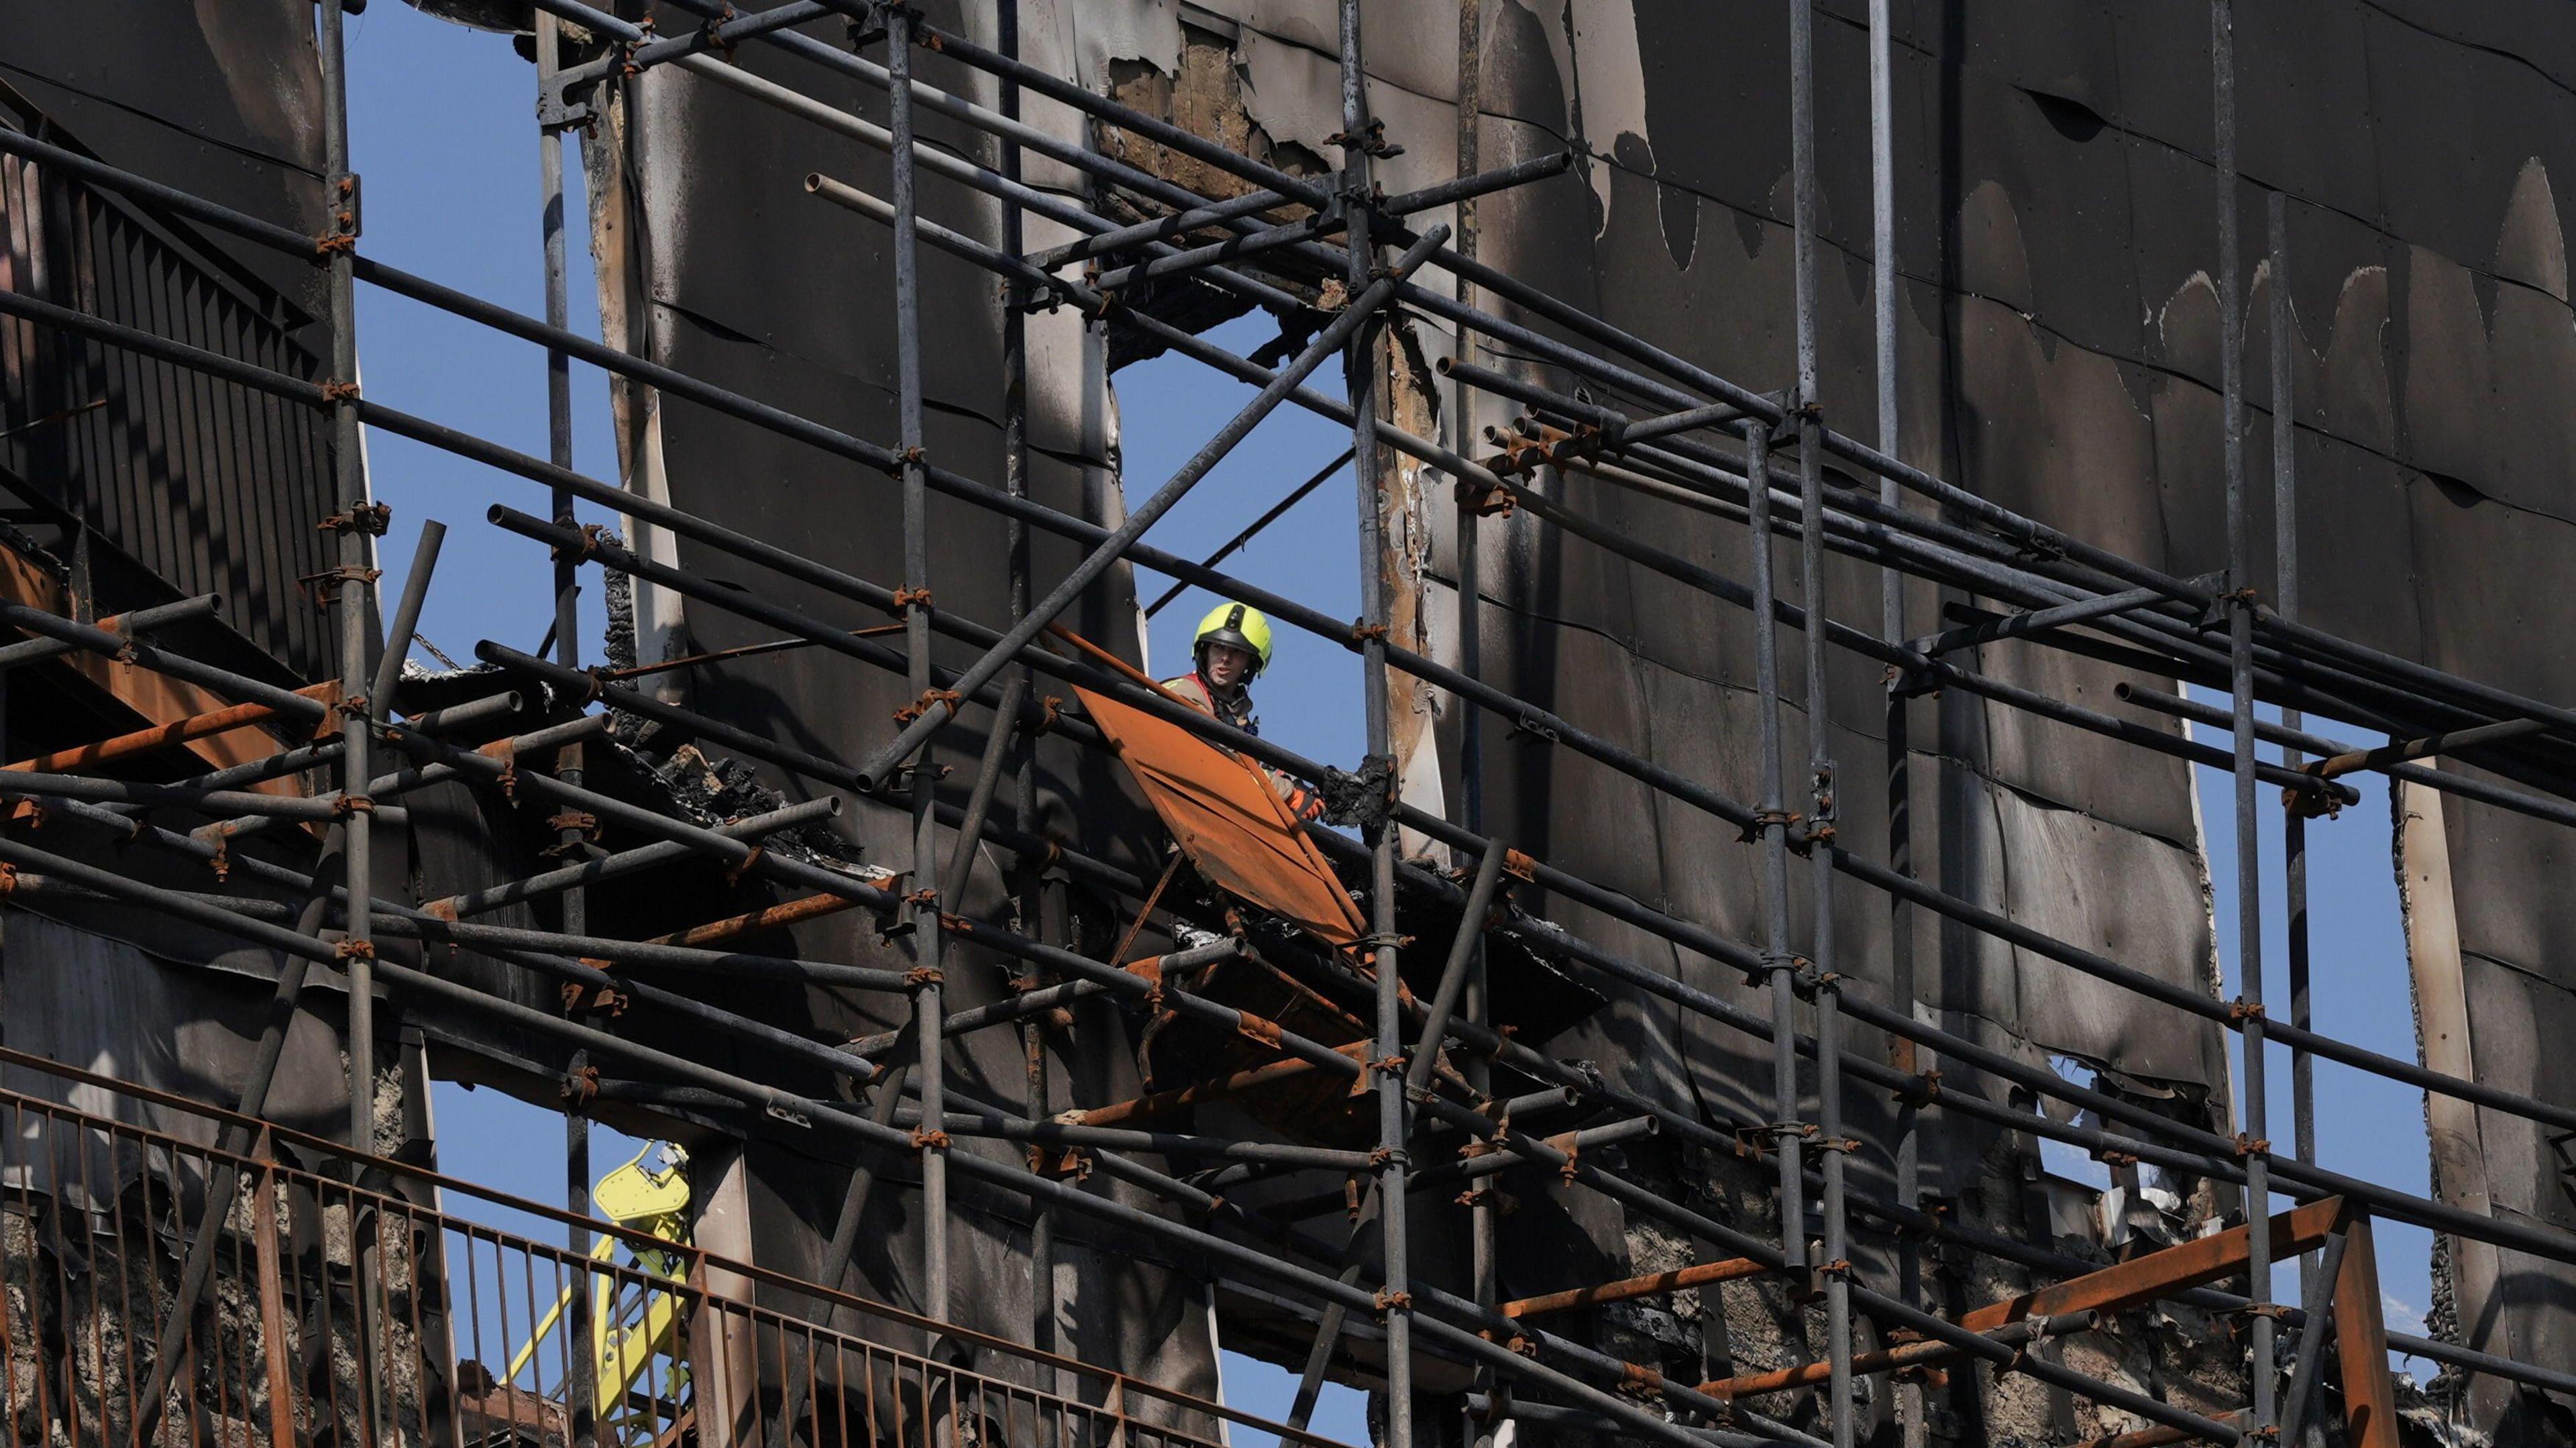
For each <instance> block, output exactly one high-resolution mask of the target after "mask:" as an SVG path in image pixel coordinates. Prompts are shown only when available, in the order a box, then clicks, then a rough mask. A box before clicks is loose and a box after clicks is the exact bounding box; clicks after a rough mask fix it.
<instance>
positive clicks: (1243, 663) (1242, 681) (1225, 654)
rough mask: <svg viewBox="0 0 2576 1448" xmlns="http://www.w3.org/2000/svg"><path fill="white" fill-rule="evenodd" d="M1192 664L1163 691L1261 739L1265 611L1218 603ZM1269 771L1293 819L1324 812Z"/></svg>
mask: <svg viewBox="0 0 2576 1448" xmlns="http://www.w3.org/2000/svg"><path fill="white" fill-rule="evenodd" d="M1190 661H1191V663H1192V664H1193V665H1194V666H1195V667H1193V668H1192V669H1191V670H1190V672H1188V673H1186V674H1183V675H1182V676H1181V677H1179V678H1177V679H1166V680H1164V681H1163V688H1164V689H1165V690H1167V691H1168V692H1170V693H1171V694H1172V695H1173V697H1175V698H1177V699H1179V700H1180V701H1181V702H1183V703H1185V704H1188V705H1190V706H1191V707H1192V708H1195V709H1197V710H1199V711H1200V712H1202V713H1205V714H1207V715H1209V716H1211V717H1213V718H1215V719H1216V720H1218V721H1219V722H1221V723H1225V724H1231V725H1233V726H1234V727H1235V728H1237V729H1240V730H1242V731H1243V732H1244V733H1246V734H1259V733H1260V732H1261V721H1260V719H1258V718H1257V717H1255V716H1254V714H1253V712H1252V681H1253V680H1254V679H1257V678H1259V677H1261V671H1262V670H1264V669H1266V668H1268V667H1270V620H1268V619H1266V618H1264V617H1262V616H1261V610H1259V609H1257V608H1254V607H1252V606H1251V605H1249V604H1242V603H1220V604H1218V605H1217V606H1216V607H1215V608H1212V609H1210V610H1208V615H1207V617H1205V618H1203V619H1200V620H1199V631H1198V635H1197V637H1195V638H1193V639H1192V640H1191V641H1190ZM1265 772H1267V773H1269V775H1270V780H1271V784H1272V786H1273V787H1274V788H1275V789H1276V790H1277V791H1278V793H1279V798H1280V799H1281V800H1283V801H1284V802H1286V804H1287V806H1288V809H1289V812H1290V813H1291V814H1293V815H1295V816H1296V817H1297V818H1299V819H1301V820H1311V819H1314V818H1315V817H1317V816H1318V815H1321V814H1322V813H1323V812H1324V803H1323V801H1322V800H1320V799H1317V798H1316V797H1315V796H1314V795H1313V794H1311V793H1309V792H1308V791H1307V790H1306V789H1305V788H1303V787H1302V786H1300V785H1299V784H1298V783H1297V782H1296V781H1294V780H1292V779H1289V778H1287V777H1286V776H1284V775H1281V774H1279V773H1278V772H1276V771H1265Z"/></svg>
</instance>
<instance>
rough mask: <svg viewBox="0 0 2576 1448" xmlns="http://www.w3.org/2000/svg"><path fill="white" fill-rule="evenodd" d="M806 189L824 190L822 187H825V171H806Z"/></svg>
mask: <svg viewBox="0 0 2576 1448" xmlns="http://www.w3.org/2000/svg"><path fill="white" fill-rule="evenodd" d="M805 189H806V190H808V191H820V190H822V189H823V173H822V172H820V171H808V172H806V173H805Z"/></svg>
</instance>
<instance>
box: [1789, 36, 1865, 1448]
mask: <svg viewBox="0 0 2576 1448" xmlns="http://www.w3.org/2000/svg"><path fill="white" fill-rule="evenodd" d="M1815 16H1816V12H1815V5H1814V0H1790V12H1789V109H1790V112H1791V116H1790V140H1789V148H1790V170H1791V171H1792V172H1793V173H1794V174H1793V176H1792V180H1791V190H1792V193H1793V199H1792V203H1791V216H1792V220H1793V222H1794V224H1795V226H1796V229H1797V245H1796V246H1795V248H1794V251H1795V252H1796V262H1797V272H1798V275H1797V305H1798V316H1797V326H1798V475H1799V492H1798V562H1799V569H1798V577H1799V589H1800V592H1801V594H1802V595H1803V596H1804V599H1805V602H1806V607H1807V627H1806V629H1805V631H1804V632H1805V638H1806V676H1807V769H1808V779H1809V781H1810V783H1811V784H1812V785H1813V792H1812V794H1811V796H1810V798H1811V801H1812V803H1811V805H1810V809H1809V813H1808V816H1807V837H1808V839H1809V840H1810V841H1811V845H1810V847H1809V849H1808V851H1807V861H1808V872H1807V886H1808V893H1809V895H1810V896H1811V897H1812V903H1813V905H1814V911H1815V914H1814V923H1813V926H1812V928H1811V930H1810V938H1809V943H1808V947H1807V951H1808V959H1809V961H1810V979H1811V980H1812V981H1813V983H1814V986H1815V992H1816V1129H1817V1132H1818V1139H1817V1142H1816V1145H1817V1148H1818V1150H1820V1151H1821V1152H1822V1153H1823V1156H1822V1164H1823V1172H1824V1179H1825V1181H1824V1188H1825V1189H1824V1195H1823V1198H1822V1200H1821V1201H1820V1202H1819V1205H1820V1206H1822V1207H1823V1208H1824V1212H1823V1215H1824V1260H1823V1261H1822V1262H1820V1263H1818V1264H1817V1270H1818V1271H1819V1272H1820V1273H1821V1274H1822V1275H1823V1277H1824V1285H1825V1361H1826V1365H1827V1372H1828V1373H1829V1374H1830V1377H1829V1380H1828V1382H1827V1385H1826V1391H1827V1393H1828V1395H1829V1396H1830V1398H1831V1401H1830V1402H1829V1403H1828V1404H1827V1417H1828V1421H1829V1422H1830V1423H1831V1425H1832V1430H1833V1441H1834V1448H1852V1385H1851V1280H1850V1278H1849V1277H1848V1276H1847V1275H1846V1274H1847V1273H1848V1271H1849V1269H1850V1263H1849V1261H1848V1260H1847V1255H1848V1253H1847V1244H1846V1243H1845V1241H1844V1235H1845V1233H1844V1220H1843V1151H1842V1080H1843V1073H1842V1009H1841V1006H1842V985H1841V981H1842V977H1841V976H1840V975H1838V974H1836V973H1835V971H1834V861H1833V855H1832V853H1831V851H1830V850H1828V849H1827V848H1826V846H1827V844H1828V843H1829V842H1830V841H1831V840H1832V839H1833V832H1834V760H1833V739H1832V737H1831V733H1832V708H1831V699H1830V694H1829V691H1828V690H1827V689H1826V687H1825V530H1824V525H1823V519H1824V516H1825V460H1824V455H1823V454H1824V447H1823V440H1822V438H1821V436H1820V435H1819V434H1820V428H1819V426H1818V423H1817V419H1818V417H1820V416H1821V412H1820V405H1819V402H1818V399H1817V396H1816V42H1815ZM1790 1024H1791V1023H1790V1021H1789V1020H1787V1019H1786V1018H1783V1019H1782V1021H1781V1022H1780V1025H1781V1029H1782V1031H1783V1032H1784V1033H1785V1032H1786V1031H1787V1030H1788V1028H1789V1026H1790ZM1804 1141H1805V1137H1804V1136H1803V1135H1800V1136H1792V1137H1788V1138H1785V1139H1784V1141H1783V1144H1782V1147H1781V1151H1782V1159H1783V1160H1784V1161H1799V1151H1798V1149H1799V1147H1800V1146H1801V1145H1802V1144H1803V1143H1804ZM1799 1169H1800V1170H1801V1171H1803V1170H1804V1163H1803V1161H1799ZM1801 1230H1803V1226H1802V1227H1801Z"/></svg>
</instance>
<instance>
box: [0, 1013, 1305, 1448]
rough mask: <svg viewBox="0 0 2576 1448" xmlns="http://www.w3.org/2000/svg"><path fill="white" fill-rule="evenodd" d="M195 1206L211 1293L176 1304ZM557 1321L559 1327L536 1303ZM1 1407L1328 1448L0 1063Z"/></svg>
mask: <svg viewBox="0 0 2576 1448" xmlns="http://www.w3.org/2000/svg"><path fill="white" fill-rule="evenodd" d="M75 1101H76V1102H78V1103H79V1104H78V1105H77V1106H75V1105H73V1104H69V1103H72V1102H75ZM146 1121H148V1122H150V1123H152V1124H150V1125H145V1124H139V1123H140V1122H146ZM494 1209H499V1210H502V1211H509V1212H516V1213H522V1214H526V1215H529V1216H533V1217H536V1218H540V1219H544V1220H549V1221H552V1222H556V1223H558V1224H561V1225H564V1226H567V1227H570V1226H574V1225H581V1226H585V1227H587V1228H588V1229H589V1230H590V1231H591V1232H593V1233H595V1234H596V1235H597V1238H598V1239H599V1246H598V1247H597V1248H596V1249H595V1250H593V1251H592V1252H589V1253H584V1252H581V1251H577V1250H575V1249H573V1248H571V1247H569V1246H565V1245H560V1244H557V1243H549V1242H542V1241H537V1240H533V1239H531V1238H528V1237H524V1236H519V1235H515V1234H513V1233H510V1232H506V1231H503V1230H500V1229H499V1228H496V1227H494V1226H490V1225H487V1224H486V1223H484V1222H482V1221H478V1220H475V1219H474V1214H476V1213H481V1214H485V1215H495V1214H497V1213H496V1212H495V1210H494ZM209 1212H215V1213H220V1214H221V1219H222V1223H223V1227H222V1231H221V1233H220V1235H219V1237H218V1239H217V1241H218V1246H217V1249H216V1257H215V1266H214V1270H213V1272H212V1273H211V1274H210V1275H209V1278H208V1282H207V1286H206V1289H205V1290H204V1292H203V1293H202V1294H200V1296H199V1298H198V1300H197V1301H195V1302H193V1303H186V1304H180V1303H178V1302H177V1301H176V1300H175V1296H176V1294H177V1291H178V1284H179V1282H180V1279H181V1275H182V1265H183V1259H184V1257H185V1255H186V1252H187V1246H188V1243H189V1241H190V1240H191V1239H192V1238H193V1237H194V1235H195V1233H196V1230H197V1228H198V1226H199V1224H200V1223H202V1222H203V1221H204V1220H205V1218H206V1216H207V1214H208V1213H209ZM575 1302H586V1303H587V1304H589V1306H590V1309H591V1310H590V1313H589V1314H588V1321H587V1323H585V1322H583V1321H582V1317H583V1315H582V1314H581V1313H579V1312H577V1311H566V1310H561V1309H565V1308H568V1307H570V1305H571V1304H573V1303H575ZM183 1306H184V1317H185V1322H184V1331H183V1332H180V1333H178V1334H177V1335H176V1336H175V1337H173V1336H171V1335H170V1334H169V1333H167V1332H165V1331H164V1325H165V1324H167V1323H169V1322H170V1321H171V1313H172V1312H173V1311H174V1309H177V1308H181V1307H183ZM792 1309H801V1310H802V1312H804V1313H811V1314H812V1315H813V1317H816V1318H821V1317H829V1318H830V1319H831V1320H832V1323H833V1325H832V1326H828V1327H827V1326H825V1325H823V1324H822V1323H819V1322H817V1321H813V1320H809V1318H808V1317H807V1316H804V1315H801V1313H800V1311H798V1310H792ZM934 1338H936V1339H937V1341H938V1342H939V1344H940V1346H939V1349H938V1354H939V1355H938V1356H932V1355H931V1354H930V1351H929V1348H930V1343H931V1341H932V1340H933V1339H934ZM165 1342H175V1343H176V1344H177V1346H176V1351H175V1354H174V1355H173V1357H172V1359H171V1361H170V1363H169V1366H168V1369H167V1370H166V1372H156V1368H157V1367H158V1363H157V1361H156V1359H157V1357H158V1356H159V1354H160V1347H159V1344H162V1343H165ZM156 1378H157V1379H159V1380H162V1381H166V1382H167V1383H168V1384H169V1386H168V1388H167V1390H166V1391H165V1392H164V1393H163V1394H162V1401H161V1402H160V1404H159V1405H158V1409H157V1411H156V1410H155V1409H153V1408H152V1406H151V1405H150V1404H149V1403H148V1401H147V1400H148V1399H149V1397H150V1395H151V1387H150V1385H151V1384H152V1383H153V1382H154V1381H155V1380H156ZM791 1385H793V1387H794V1389H795V1390H794V1391H792V1392H791V1391H789V1388H790V1387H791ZM0 1392H5V1413H6V1416H5V1421H6V1423H7V1441H8V1442H9V1443H11V1444H28V1445H33V1444H43V1445H47V1448H84V1445H93V1444H94V1445H99V1448H109V1445H126V1444H131V1443H135V1442H137V1441H145V1442H150V1443H155V1444H171V1445H186V1444H212V1445H218V1448H301V1445H322V1444H329V1445H348V1448H380V1445H381V1448H412V1445H422V1448H428V1445H441V1448H573V1445H576V1444H581V1445H592V1444H595V1445H598V1448H650V1445H688V1444H694V1445H702V1448H716V1445H728V1448H737V1445H738V1448H751V1445H779V1448H785V1445H789V1444H811V1445H816V1448H822V1445H856V1444H867V1445H883V1448H1003V1445H1010V1448H1022V1445H1028V1448H1036V1445H1044V1448H1093V1445H1097V1448H1164V1445H1170V1448H1196V1445H1205V1448H1218V1445H1219V1444H1221V1443H1222V1442H1223V1441H1224V1440H1223V1438H1222V1437H1221V1428H1220V1424H1221V1423H1225V1422H1232V1423H1234V1424H1238V1425H1241V1426H1243V1427H1245V1428H1248V1429H1251V1430H1255V1431H1257V1432H1261V1433H1265V1434H1270V1435H1274V1436H1276V1437H1277V1438H1278V1439H1279V1441H1281V1442H1284V1443H1312V1444H1319V1445H1330V1444H1331V1440H1329V1439H1324V1438H1320V1437H1316V1436H1313V1435H1310V1434H1304V1433H1300V1432H1297V1431H1295V1430H1292V1429H1288V1428H1286V1427H1284V1426H1282V1425H1279V1424H1275V1423H1270V1422H1267V1421H1264V1420H1262V1419H1259V1418H1256V1417H1252V1416H1250V1415H1247V1414H1243V1413H1238V1412H1235V1411H1232V1410H1230V1409H1227V1408H1224V1407H1221V1406H1220V1405H1218V1404H1215V1403H1211V1402H1206V1401H1203V1400H1200V1399H1197V1398H1193V1397H1191V1396H1189V1395H1187V1394H1183V1393H1178V1392H1173V1391H1171V1390H1168V1389H1165V1388H1161V1387H1157V1386H1155V1385H1152V1384H1149V1383H1144V1382H1140V1381H1138V1380H1136V1379H1133V1378H1130V1377H1127V1376H1125V1375H1123V1374H1120V1373H1117V1372H1113V1371H1110V1370H1107V1369H1103V1368H1100V1367H1097V1366H1094V1365H1090V1364H1086V1363H1082V1362H1078V1361H1076V1360H1073V1359H1070V1358H1063V1357H1058V1356H1054V1355H1052V1354H1048V1353H1043V1352H1038V1351H1035V1350H1033V1349H1031V1348H1028V1347H1026V1346H1023V1345H1020V1344H1016V1343H1011V1342H1008V1341H1005V1340H1003V1339H999V1338H994V1337H990V1336H987V1335H984V1334H981V1333H977V1332H972V1331H969V1330H966V1329H962V1328H957V1327H953V1326H948V1325H943V1324H939V1323H935V1322H932V1321H930V1320H928V1319H925V1318H922V1317H919V1316H916V1315H914V1314H911V1313H908V1312H905V1311H902V1310H901V1309H898V1308H894V1307H890V1306H887V1305H885V1304H882V1303H877V1302H871V1301H868V1300H866V1299H863V1298H859V1297H854V1296H851V1295H849V1294H846V1293H840V1292H835V1291H832V1290H830V1289H827V1288H824V1287H821V1286H817V1285H815V1284H813V1283H809V1282H804V1281H800V1280H797V1279H795V1278H791V1277H787V1276H784V1275H781V1274H779V1273H775V1272H770V1271H765V1270H763V1269H761V1268H759V1267H756V1266H753V1265H750V1264H747V1263H741V1262H734V1261H730V1260H727V1259H724V1258H720V1257H715V1256H711V1255H709V1254H708V1253H705V1252H703V1251H700V1250H698V1249H697V1248H695V1247H693V1246H690V1245H688V1244H686V1243H682V1242H673V1241H669V1240H666V1239H664V1238H661V1237H656V1236H653V1235H651V1234H649V1233H645V1232H639V1231H632V1230H629V1229H626V1228H623V1227H620V1226H617V1225H615V1224H612V1223H607V1222H598V1221H585V1220H583V1219H579V1218H575V1217H572V1216H569V1215H567V1214H565V1213H563V1212H561V1211H557V1210H554V1209H552V1208H548V1207H545V1206H543V1205H540V1204H537V1203H534V1202H528V1201H523V1200H519V1199H515V1198H512V1197H509V1196H506V1195H504V1194H501V1193H496V1192H491V1191H487V1190H485V1189H483V1188H480V1187H477V1186H474V1185H472V1184H470V1183H466V1182H461V1181H457V1180H455V1179H452V1178H448V1177H444V1176H441V1175H439V1174H437V1173H434V1172H430V1171H425V1170H421V1169H418V1168H415V1167H410V1166H407V1165H404V1164H401V1163H397V1162H393V1161H388V1160H384V1159H381V1158H374V1157H356V1156H353V1155H351V1154H350V1153H348V1152H346V1151H345V1150H342V1149H340V1148H338V1147H335V1146H333V1145H332V1144H330V1143H328V1142H325V1141H322V1140H319V1139H316V1138H313V1137H308V1136H304V1135H301V1134H298V1133H294V1132H289V1131H285V1130H283V1129H279V1128H276V1127H274V1126H270V1125H267V1124H265V1123H260V1122H256V1121H251V1120H248V1119H246V1118H240V1117H235V1116H232V1115H230V1114H228V1113H225V1112H221V1111H217V1110H213V1109H210V1108H207V1107H204V1106H202V1105H199V1104H196V1103H192V1102H188V1101H186V1100H184V1099H182V1098H178V1097H173V1096H170V1095H167V1094H165V1093H161V1092H156V1091H151V1090H148V1089H145V1088H140V1087H136V1086H132V1085H130V1084H127V1083H122V1082H117V1081H114V1080H112V1079H110V1078H106V1077H102V1076H97V1075H93V1074H91V1073H87V1072H83V1071H78V1070H74V1069H71V1068H67V1067H63V1066H60V1065H57V1064H55V1063H52V1062H48V1061H44V1060H41V1059H39V1058H35V1057H30V1056H27V1055H24V1054H23V1053H19V1052H14V1051H7V1050H0ZM782 1412H792V1413H793V1414H794V1419H793V1421H792V1422H784V1423H782V1422H780V1421H779V1417H780V1416H781V1414H782Z"/></svg>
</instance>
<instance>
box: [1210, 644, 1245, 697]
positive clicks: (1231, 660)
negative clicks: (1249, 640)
mask: <svg viewBox="0 0 2576 1448" xmlns="http://www.w3.org/2000/svg"><path fill="white" fill-rule="evenodd" d="M1205 667H1206V669H1207V676H1208V682H1209V683H1211V684H1214V685H1216V686H1217V687H1218V688H1220V689H1231V688H1233V687H1234V686H1235V685H1237V684H1240V683H1242V682H1243V681H1244V680H1246V679H1248V678H1250V677H1252V654H1251V652H1250V651H1249V650H1246V649H1239V648H1236V647H1235V646H1234V645H1232V644H1210V645H1208V646H1207V663H1206V665H1205Z"/></svg>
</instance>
